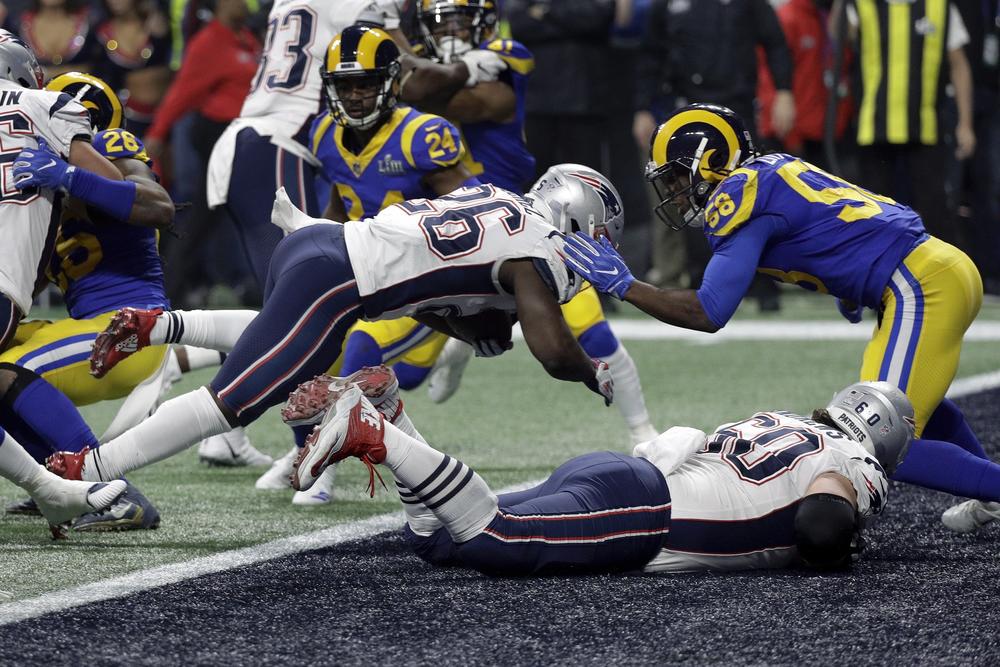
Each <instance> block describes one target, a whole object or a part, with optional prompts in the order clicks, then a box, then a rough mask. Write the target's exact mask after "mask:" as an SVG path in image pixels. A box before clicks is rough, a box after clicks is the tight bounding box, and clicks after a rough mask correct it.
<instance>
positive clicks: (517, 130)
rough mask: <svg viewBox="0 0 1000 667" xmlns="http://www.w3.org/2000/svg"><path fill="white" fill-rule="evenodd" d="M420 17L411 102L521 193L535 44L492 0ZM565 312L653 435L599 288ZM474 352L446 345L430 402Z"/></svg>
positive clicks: (435, 0) (422, 12)
mask: <svg viewBox="0 0 1000 667" xmlns="http://www.w3.org/2000/svg"><path fill="white" fill-rule="evenodd" d="M417 17H418V23H419V26H420V29H421V35H420V43H421V45H422V46H423V53H424V54H425V55H426V56H428V57H427V58H413V57H404V58H403V68H404V70H405V74H404V86H403V89H402V95H403V99H404V101H407V102H409V103H411V104H413V105H415V106H417V107H420V108H421V109H428V110H432V111H434V112H435V113H440V114H441V115H443V116H444V117H445V118H447V119H449V120H451V121H452V122H454V123H456V125H458V127H459V128H460V129H461V133H462V141H463V143H464V144H465V147H466V150H467V152H466V155H465V157H464V163H465V165H466V166H467V167H468V169H469V172H470V173H471V174H472V175H474V176H476V177H477V178H478V179H479V180H480V181H482V182H483V183H492V184H493V185H497V186H499V187H502V188H504V189H506V190H510V191H512V192H523V191H524V189H525V187H527V184H528V183H530V182H531V180H532V179H533V178H534V175H535V158H534V157H533V156H532V155H531V153H530V152H529V151H528V147H527V144H526V142H525V137H524V119H525V99H526V95H527V85H528V76H529V75H530V74H531V71H532V69H534V66H535V63H534V58H533V57H532V54H531V52H530V51H529V50H528V49H527V48H526V47H525V46H524V45H523V44H521V43H519V42H517V41H514V40H511V39H500V38H498V37H497V35H496V28H497V23H498V13H497V4H496V3H495V2H494V1H493V0H420V2H419V3H418V6H417ZM581 173H582V170H581ZM567 178H568V179H570V180H572V177H571V176H570V175H569V172H567V171H565V170H564V171H563V172H562V173H558V170H553V171H550V172H549V173H547V174H546V175H545V176H544V177H543V181H545V180H546V179H547V180H549V181H554V180H559V179H567ZM562 311H563V316H564V317H565V318H566V323H567V324H568V325H569V326H570V330H571V331H572V332H573V335H574V336H576V338H577V339H578V340H579V342H580V344H581V345H582V346H583V348H584V349H585V350H586V351H587V353H588V354H590V355H591V356H593V357H595V358H600V359H603V360H605V361H607V362H608V364H609V366H610V367H611V368H612V372H613V373H614V376H615V386H616V387H617V392H618V393H617V400H616V401H615V403H616V405H617V406H618V409H619V411H620V412H621V414H622V417H623V418H624V420H625V422H626V425H627V426H628V428H629V432H630V437H631V440H632V441H633V442H641V441H642V440H646V439H648V438H650V437H653V436H654V435H656V429H654V428H653V426H652V424H651V423H650V420H649V413H648V412H647V410H646V404H645V400H644V398H643V395H642V386H641V384H640V381H639V373H638V370H637V369H636V367H635V363H634V362H633V360H632V358H631V356H630V355H629V354H628V351H627V350H626V349H625V347H624V346H623V345H622V344H621V343H620V341H618V339H617V338H616V337H615V335H614V333H613V332H612V331H611V327H610V326H609V325H608V323H607V321H606V320H605V318H604V313H603V310H602V308H601V304H600V300H599V299H598V296H597V293H596V292H595V291H594V290H593V289H590V288H589V287H587V288H584V289H583V290H581V291H580V293H579V294H578V295H577V296H576V297H574V298H573V300H571V301H570V302H569V303H567V304H564V305H563V307H562ZM374 326H375V329H374V330H373V334H374V337H375V339H376V341H380V340H382V339H384V338H386V335H385V333H383V332H381V331H379V329H378V327H379V326H380V325H378V324H376V325H374ZM382 326H384V325H382ZM471 353H472V352H471V350H470V349H469V348H468V346H465V345H463V344H462V343H461V342H459V341H449V342H448V343H447V344H446V345H445V347H444V349H443V351H442V352H441V356H440V358H439V359H438V361H437V363H436V364H435V367H434V370H433V371H432V373H431V375H430V380H429V384H430V386H429V390H430V394H431V398H432V399H433V400H435V401H436V402H441V401H444V400H447V398H448V397H450V396H451V395H452V394H453V393H454V391H455V390H456V389H457V387H458V382H459V380H460V378H461V374H462V370H463V369H464V365H465V364H466V363H468V361H469V358H470V356H471ZM372 363H375V361H374V360H369V362H368V364H369V365H370V364H372ZM396 370H397V373H399V372H400V371H401V369H400V368H397V369H396ZM402 370H405V367H404V368H403V369H402ZM421 379H422V378H421ZM400 381H401V382H402V383H403V384H404V386H414V385H415V384H417V383H418V382H419V380H418V382H413V381H412V380H410V379H409V378H407V377H403V376H401V377H400Z"/></svg>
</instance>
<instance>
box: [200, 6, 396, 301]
mask: <svg viewBox="0 0 1000 667" xmlns="http://www.w3.org/2000/svg"><path fill="white" fill-rule="evenodd" d="M362 12H365V13H366V15H380V16H382V17H383V19H384V21H385V24H386V27H387V28H389V29H398V24H399V19H398V13H396V5H395V2H394V0H374V1H373V0H275V3H274V5H273V6H272V7H271V11H270V13H269V15H268V23H267V26H268V28H267V35H266V37H265V39H264V52H263V55H262V57H261V61H260V64H259V65H258V67H257V73H256V75H255V76H254V78H253V80H252V81H251V83H250V93H249V94H248V95H247V98H246V100H245V101H244V102H243V108H242V110H241V111H240V117H239V118H237V119H236V120H234V121H233V122H232V123H230V125H229V127H228V128H226V131H225V132H224V133H223V134H222V136H221V137H220V138H219V140H218V142H216V144H215V147H214V148H213V150H212V156H211V158H210V159H209V164H208V205H209V206H210V207H212V208H216V207H217V206H221V205H225V207H226V210H227V211H228V212H229V214H230V216H231V217H232V218H233V221H234V222H235V223H236V229H237V231H238V233H239V235H240V239H241V242H242V244H243V250H244V252H245V253H246V256H247V261H248V262H249V265H250V268H251V269H252V270H253V273H254V275H255V276H256V278H257V280H258V282H259V284H260V285H261V287H262V288H263V286H264V282H265V278H266V276H267V267H268V262H269V261H270V259H271V254H272V253H273V252H274V248H275V246H276V245H277V244H278V241H280V240H281V237H282V232H281V230H280V229H278V228H276V227H274V226H273V225H272V224H271V205H272V204H273V203H274V193H275V192H276V191H277V190H278V189H279V188H282V187H283V188H285V190H286V192H288V196H289V198H290V199H291V200H292V203H293V204H295V206H296V207H298V208H300V209H302V210H304V211H306V212H307V213H308V214H310V215H313V216H318V215H320V213H321V209H320V208H319V204H318V202H317V200H316V194H315V189H314V180H315V168H316V167H318V166H319V162H318V161H317V160H316V158H315V157H314V156H313V155H312V153H311V152H310V150H309V128H310V126H311V125H312V122H313V120H314V119H315V118H316V116H317V115H318V114H319V112H320V111H321V102H320V91H321V88H322V81H321V79H320V64H321V63H322V62H323V57H324V55H325V53H326V47H327V45H328V44H329V43H330V41H331V40H332V39H333V37H334V35H337V34H339V33H340V32H342V31H343V30H344V28H346V27H347V26H349V25H351V24H352V23H354V21H355V20H356V19H357V18H358V17H359V15H361V14H362Z"/></svg>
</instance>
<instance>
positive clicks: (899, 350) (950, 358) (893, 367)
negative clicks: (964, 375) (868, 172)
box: [861, 237, 983, 437]
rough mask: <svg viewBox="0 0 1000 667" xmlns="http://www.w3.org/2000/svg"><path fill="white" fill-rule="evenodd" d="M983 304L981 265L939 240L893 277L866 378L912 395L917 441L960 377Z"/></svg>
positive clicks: (927, 244) (916, 250)
mask: <svg viewBox="0 0 1000 667" xmlns="http://www.w3.org/2000/svg"><path fill="white" fill-rule="evenodd" d="M982 302H983V283H982V280H981V279H980V277H979V271H978V270H977V269H976V266H975V264H973V263H972V260H971V259H969V257H968V256H967V255H966V254H965V253H964V252H962V251H961V250H959V249H958V248H956V247H955V246H953V245H950V244H948V243H945V242H944V241H941V240H940V239H936V238H934V237H931V238H929V239H928V240H927V241H925V242H924V243H921V244H920V245H919V246H917V247H916V248H914V249H913V251H912V252H910V254H909V255H907V257H906V259H904V260H903V262H902V264H900V265H899V268H898V269H897V270H896V271H895V273H893V274H892V279H891V280H890V282H889V285H888V287H886V289H885V292H884V293H883V295H882V316H881V317H880V318H879V323H878V325H877V326H876V327H875V332H874V335H873V336H872V339H871V341H870V342H869V343H868V346H867V347H866V348H865V355H864V361H863V363H862V366H861V379H862V380H885V381H887V382H891V383H893V384H894V385H896V386H897V387H899V388H900V389H902V390H903V391H904V392H906V395H907V396H909V398H910V401H912V402H913V409H914V412H915V413H916V421H917V437H919V436H920V434H921V433H922V432H923V430H924V426H926V425H927V420H928V419H930V417H931V414H932V413H933V412H934V410H935V409H937V406H938V404H939V403H940V402H941V399H943V398H944V395H945V392H947V391H948V387H949V386H950V385H951V381H952V380H953V379H954V378H955V373H956V371H957V370H958V360H959V355H960V353H961V348H962V337H963V336H964V335H965V331H966V329H968V328H969V325H971V324H972V321H973V320H974V319H975V318H976V314H978V313H979V307H980V306H981V305H982Z"/></svg>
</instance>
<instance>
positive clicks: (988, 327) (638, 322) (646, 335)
mask: <svg viewBox="0 0 1000 667" xmlns="http://www.w3.org/2000/svg"><path fill="white" fill-rule="evenodd" d="M609 321H610V322H611V328H612V329H614V332H615V334H616V335H617V336H618V337H619V338H621V339H622V340H687V341H693V342H700V343H723V342H727V341H733V340H868V339H869V338H871V337H872V327H873V326H874V322H873V321H866V322H863V323H861V324H851V323H850V322H847V321H845V320H771V321H751V322H743V321H738V322H730V323H729V324H727V325H726V327H725V328H724V329H722V330H721V331H719V332H717V333H714V334H709V333H704V332H701V331H689V330H687V329H681V328H679V327H673V326H670V325H669V324H664V323H663V322H658V321H656V320H653V319H627V318H612V319H610V320H609ZM514 335H515V337H517V338H521V337H522V336H521V329H520V328H519V327H518V328H515V331H514ZM965 340H967V341H1000V322H991V321H983V322H974V323H973V324H972V326H971V327H970V328H969V330H968V331H967V332H966V334H965Z"/></svg>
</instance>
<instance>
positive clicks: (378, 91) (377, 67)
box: [320, 24, 400, 130]
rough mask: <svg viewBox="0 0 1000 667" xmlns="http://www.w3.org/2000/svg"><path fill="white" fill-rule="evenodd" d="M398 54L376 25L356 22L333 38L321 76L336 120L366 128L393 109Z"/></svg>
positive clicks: (396, 82) (396, 93) (344, 124)
mask: <svg viewBox="0 0 1000 667" xmlns="http://www.w3.org/2000/svg"><path fill="white" fill-rule="evenodd" d="M398 58H399V47H398V46H396V43H395V42H394V41H393V40H392V37H390V36H389V34H388V33H386V32H385V31H384V30H381V29H379V28H373V27H371V26H367V25H358V24H355V25H352V26H348V27H347V28H345V29H344V32H342V33H340V34H339V35H337V36H336V37H334V38H333V41H331V42H330V46H329V47H327V50H326V57H325V58H324V59H323V65H322V66H321V67H320V76H321V77H322V79H323V97H324V99H325V100H326V105H327V107H328V108H329V109H330V114H331V115H333V118H334V120H335V121H337V123H339V124H341V125H343V126H345V127H352V128H355V129H358V130H366V129H368V128H370V127H372V126H374V125H375V124H376V123H377V122H378V121H379V120H380V119H382V118H385V117H386V116H388V115H389V114H391V113H392V111H393V109H395V108H396V103H397V99H398V97H399V73H400V65H399V62H398ZM359 93H360V94H359Z"/></svg>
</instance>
